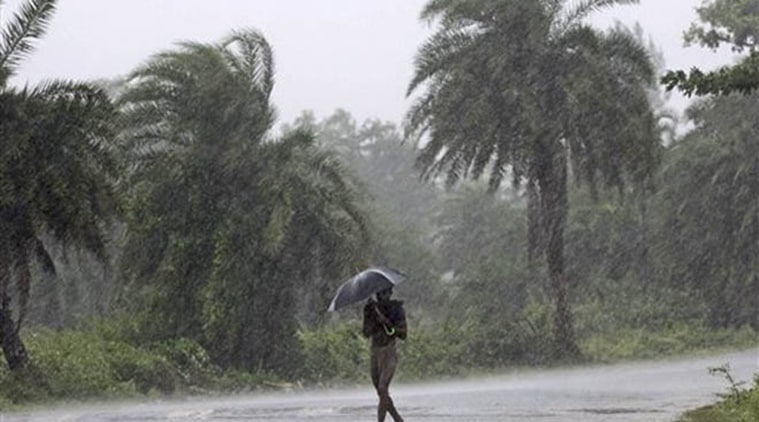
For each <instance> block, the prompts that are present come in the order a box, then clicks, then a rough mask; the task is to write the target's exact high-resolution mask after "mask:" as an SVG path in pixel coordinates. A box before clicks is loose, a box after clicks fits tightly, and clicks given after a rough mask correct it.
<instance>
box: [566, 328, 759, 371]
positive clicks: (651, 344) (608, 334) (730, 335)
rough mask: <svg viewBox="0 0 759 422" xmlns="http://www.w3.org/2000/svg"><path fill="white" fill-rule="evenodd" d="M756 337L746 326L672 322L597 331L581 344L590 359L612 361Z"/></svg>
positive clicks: (740, 343)
mask: <svg viewBox="0 0 759 422" xmlns="http://www.w3.org/2000/svg"><path fill="white" fill-rule="evenodd" d="M756 339H757V333H756V332H755V331H754V330H753V329H752V328H751V327H749V326H745V327H743V328H741V329H723V330H715V329H712V328H709V327H706V326H704V325H702V324H699V323H687V322H673V323H671V324H670V325H669V326H668V327H665V328H659V329H656V328H633V327H630V328H624V327H615V328H614V329H612V330H607V331H598V332H595V333H593V334H592V335H591V336H589V337H587V338H584V339H583V340H581V342H580V345H581V347H582V350H583V354H584V355H585V356H587V357H588V359H590V360H591V361H595V362H613V361H620V360H630V359H655V358H659V357H662V356H675V355H684V354H689V353H694V352H698V351H705V350H725V349H730V348H744V347H752V346H755V345H756Z"/></svg>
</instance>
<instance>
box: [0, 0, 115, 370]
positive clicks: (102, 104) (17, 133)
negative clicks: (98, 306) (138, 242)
mask: <svg viewBox="0 0 759 422" xmlns="http://www.w3.org/2000/svg"><path fill="white" fill-rule="evenodd" d="M0 3H1V2H0ZM0 6H1V4H0ZM54 10H55V1H41V0H40V1H28V2H26V3H24V4H23V5H22V6H21V7H20V10H19V11H18V12H17V13H16V14H15V15H14V16H13V18H12V19H11V20H10V22H9V23H8V24H7V26H6V28H4V29H3V32H2V45H1V46H0V227H1V228H2V229H1V230H0V232H1V233H2V234H3V235H2V239H0V339H1V340H2V348H3V352H4V354H5V358H6V361H7V363H8V365H9V367H10V368H11V369H18V368H23V367H25V366H26V364H27V360H28V357H27V355H26V350H25V347H24V344H23V342H22V341H21V338H20V336H19V330H20V329H21V326H22V322H23V318H24V313H25V311H26V306H27V301H28V298H29V288H30V284H31V281H32V276H31V270H30V266H31V265H32V263H33V262H35V261H37V262H39V263H41V264H42V267H43V269H45V270H47V271H48V272H53V271H54V266H53V264H52V260H51V258H50V255H49V253H48V250H47V249H46V243H43V241H42V240H43V238H46V237H47V238H50V239H52V240H54V241H57V242H60V243H62V244H63V245H65V246H68V245H71V246H76V247H80V248H84V249H87V250H90V251H92V252H94V253H96V254H97V255H98V256H99V257H100V258H104V242H105V240H104V236H103V229H104V228H105V226H106V225H107V223H108V221H109V217H110V216H112V215H113V213H114V212H115V210H116V208H115V193H114V191H115V189H114V180H115V179H114V178H115V174H116V169H117V165H116V161H115V160H114V156H113V151H112V148H111V146H110V144H109V140H110V135H111V133H112V119H113V116H114V110H113V107H112V106H111V103H110V100H109V98H108V97H107V96H106V95H105V93H104V92H102V91H101V90H100V89H98V88H95V87H93V86H91V85H88V84H83V83H75V82H69V81H53V82H46V83H43V84H40V85H39V86H36V87H25V88H22V89H17V88H13V87H9V86H8V85H7V84H8V78H9V77H10V76H11V75H13V74H14V73H15V72H16V70H17V66H18V64H19V63H20V61H21V59H22V58H23V57H24V56H26V55H27V54H29V53H30V51H31V50H32V47H33V42H34V41H35V40H37V39H38V38H40V37H41V36H42V35H43V34H44V32H45V29H46V28H47V25H48V23H49V21H50V19H51V18H52V13H53V11H54ZM14 282H15V283H14ZM14 284H15V286H16V288H15V289H13V288H12V286H13V285H14ZM14 302H15V303H14Z"/></svg>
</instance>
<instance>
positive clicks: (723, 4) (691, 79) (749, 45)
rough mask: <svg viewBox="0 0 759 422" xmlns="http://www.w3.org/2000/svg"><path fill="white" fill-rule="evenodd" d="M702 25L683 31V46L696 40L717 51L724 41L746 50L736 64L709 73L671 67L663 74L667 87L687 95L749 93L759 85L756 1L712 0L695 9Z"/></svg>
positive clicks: (758, 41)
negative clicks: (746, 53)
mask: <svg viewBox="0 0 759 422" xmlns="http://www.w3.org/2000/svg"><path fill="white" fill-rule="evenodd" d="M696 12H697V13H698V17H699V20H700V21H701V23H702V24H698V23H693V24H692V25H691V27H690V29H689V30H688V31H687V32H686V33H685V42H686V45H690V44H693V43H698V44H700V45H701V46H702V47H707V48H710V49H712V50H716V49H717V48H719V47H720V46H722V45H723V44H729V45H731V48H732V50H733V51H735V52H738V53H741V52H744V51H747V52H748V56H746V57H744V58H742V59H741V60H740V61H739V62H738V63H737V64H735V65H732V66H724V67H721V68H719V69H717V70H714V71H711V72H703V71H702V70H701V69H699V68H697V67H694V68H692V69H691V70H690V72H688V73H686V72H685V71H683V70H671V71H669V72H667V73H666V74H665V75H664V76H663V77H662V80H661V81H662V83H663V84H664V85H666V86H667V89H669V90H672V89H675V88H677V89H678V90H680V91H682V92H683V93H685V94H686V95H688V96H690V95H693V94H695V95H709V94H716V95H727V94H730V93H731V92H739V93H743V94H750V93H752V92H753V91H755V90H756V89H757V88H759V51H757V47H758V46H759V44H758V43H759V1H757V0H712V1H709V2H706V3H704V4H703V5H701V6H700V7H698V8H696Z"/></svg>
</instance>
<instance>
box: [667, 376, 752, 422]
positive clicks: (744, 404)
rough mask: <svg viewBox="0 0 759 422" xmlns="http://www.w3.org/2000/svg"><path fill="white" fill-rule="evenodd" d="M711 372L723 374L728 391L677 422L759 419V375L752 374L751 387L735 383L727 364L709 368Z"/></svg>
mask: <svg viewBox="0 0 759 422" xmlns="http://www.w3.org/2000/svg"><path fill="white" fill-rule="evenodd" d="M709 372H710V373H712V374H721V375H723V376H724V377H725V378H726V380H727V382H728V383H729V385H728V393H727V394H724V395H722V401H720V402H719V403H716V404H714V405H710V406H706V407H703V408H700V409H696V410H691V411H688V412H686V413H685V414H684V415H683V416H682V417H680V418H679V419H678V422H752V421H755V420H757V419H759V375H756V376H754V384H753V386H752V387H751V388H743V387H741V386H740V385H738V384H736V383H735V381H734V380H733V378H732V377H731V375H730V368H729V367H727V366H723V367H718V368H710V369H709Z"/></svg>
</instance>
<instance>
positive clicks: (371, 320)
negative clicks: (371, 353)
mask: <svg viewBox="0 0 759 422" xmlns="http://www.w3.org/2000/svg"><path fill="white" fill-rule="evenodd" d="M374 309H376V307H375V306H374V304H373V303H372V302H371V301H369V302H367V303H366V305H364V326H363V329H362V333H363V334H364V337H371V336H373V335H374V334H376V333H377V330H378V329H379V327H378V326H377V325H378V324H377V319H376V316H375V315H374Z"/></svg>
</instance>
